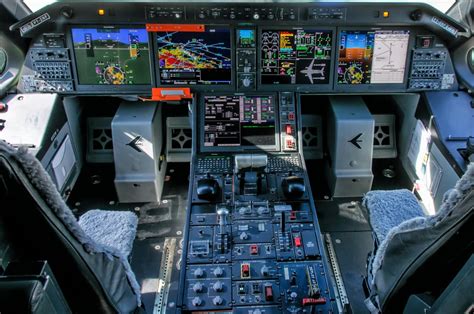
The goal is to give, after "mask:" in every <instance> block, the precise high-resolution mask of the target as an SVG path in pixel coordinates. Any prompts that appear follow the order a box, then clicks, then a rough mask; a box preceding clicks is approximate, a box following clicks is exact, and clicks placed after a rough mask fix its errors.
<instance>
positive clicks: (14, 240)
mask: <svg viewBox="0 0 474 314" xmlns="http://www.w3.org/2000/svg"><path fill="white" fill-rule="evenodd" d="M0 194H1V195H2V196H1V198H2V206H1V208H2V209H1V210H0V222H3V223H5V226H8V228H7V232H6V236H7V237H8V239H10V241H11V247H12V251H13V253H12V257H11V260H12V261H13V260H14V261H22V262H25V261H31V262H35V261H42V260H47V261H48V264H49V265H50V266H51V269H52V272H53V273H54V276H55V277H56V279H57V282H58V284H59V287H60V289H61V291H62V293H63V294H64V297H65V299H66V301H67V303H68V305H69V307H70V308H71V310H72V311H73V312H89V311H90V310H91V309H95V311H96V312H102V313H109V312H120V313H130V312H134V311H136V310H137V309H139V308H140V305H141V296H140V287H139V284H138V282H137V280H136V277H135V275H134V273H133V271H132V269H131V267H130V263H129V255H130V252H131V250H132V246H133V241H134V238H135V234H136V229H137V223H138V219H137V216H136V215H135V214H134V213H133V212H128V211H123V212H118V211H105V210H90V211H88V212H87V213H85V214H84V215H82V216H81V217H80V218H79V220H77V219H76V217H75V216H74V214H73V213H72V211H71V210H70V208H69V207H68V206H67V205H66V203H65V202H64V200H63V199H62V197H61V196H60V194H59V193H58V191H57V188H56V187H55V185H54V184H53V182H52V181H51V178H50V177H49V175H48V174H47V173H46V171H45V170H44V168H43V167H42V165H41V164H40V162H39V161H38V160H37V159H36V158H35V157H34V156H32V155H31V154H29V153H28V152H27V150H26V149H24V148H19V149H15V148H14V147H12V146H10V145H9V144H7V143H5V142H4V141H0ZM0 275H1V273H0ZM0 278H1V276H0ZM2 287H4V286H3V285H2ZM12 291H15V290H14V289H9V288H8V287H6V289H5V290H4V291H0V303H1V304H2V308H4V310H6V311H7V309H11V310H14V309H16V306H17V305H18V304H16V305H15V304H14V303H16V302H18V295H10V294H11V293H13V292H12ZM11 300H13V301H11ZM24 301H25V302H30V300H29V299H28V296H24ZM8 302H11V303H12V304H11V305H10V306H9V305H8ZM0 311H1V309H0Z"/></svg>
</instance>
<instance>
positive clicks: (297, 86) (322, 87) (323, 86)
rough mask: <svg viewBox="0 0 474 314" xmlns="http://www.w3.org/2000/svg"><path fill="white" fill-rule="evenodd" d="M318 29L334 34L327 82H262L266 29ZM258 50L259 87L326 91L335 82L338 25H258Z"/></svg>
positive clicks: (264, 88)
mask: <svg viewBox="0 0 474 314" xmlns="http://www.w3.org/2000/svg"><path fill="white" fill-rule="evenodd" d="M298 29H303V30H309V29H310V30H316V31H328V32H331V34H332V47H331V60H330V66H329V80H328V83H327V84H262V73H261V69H262V67H261V64H262V33H263V31H264V30H273V31H278V30H279V31H282V30H298ZM257 34H258V37H257V41H258V45H257V46H258V51H257V63H258V64H257V82H258V89H259V90H263V91H281V90H283V89H284V90H285V91H300V92H305V91H311V92H326V91H331V90H332V87H333V82H334V62H333V61H334V60H335V59H334V56H335V53H336V51H335V45H336V43H337V39H335V37H334V36H335V35H336V34H337V32H336V27H327V26H322V25H301V26H290V27H280V26H259V27H258V32H257Z"/></svg>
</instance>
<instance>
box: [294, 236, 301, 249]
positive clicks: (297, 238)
mask: <svg viewBox="0 0 474 314" xmlns="http://www.w3.org/2000/svg"><path fill="white" fill-rule="evenodd" d="M295 246H296V247H300V246H301V238H300V237H295Z"/></svg>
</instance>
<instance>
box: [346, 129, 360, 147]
mask: <svg viewBox="0 0 474 314" xmlns="http://www.w3.org/2000/svg"><path fill="white" fill-rule="evenodd" d="M361 136H362V133H359V134H357V135H356V136H355V137H354V138H353V139H352V140H350V141H348V142H349V143H352V144H353V145H354V146H355V147H357V148H358V149H362V147H361V146H360V145H359V143H362V142H363V141H362V140H359V137H361Z"/></svg>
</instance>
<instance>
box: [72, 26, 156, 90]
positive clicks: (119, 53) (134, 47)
mask: <svg viewBox="0 0 474 314" xmlns="http://www.w3.org/2000/svg"><path fill="white" fill-rule="evenodd" d="M71 33H72V40H73V43H74V54H75V58H76V68H77V73H78V78H79V84H82V85H149V84H151V75H150V52H149V45H148V33H147V32H146V30H145V29H130V28H116V27H103V28H84V27H81V28H73V29H72V30H71Z"/></svg>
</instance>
